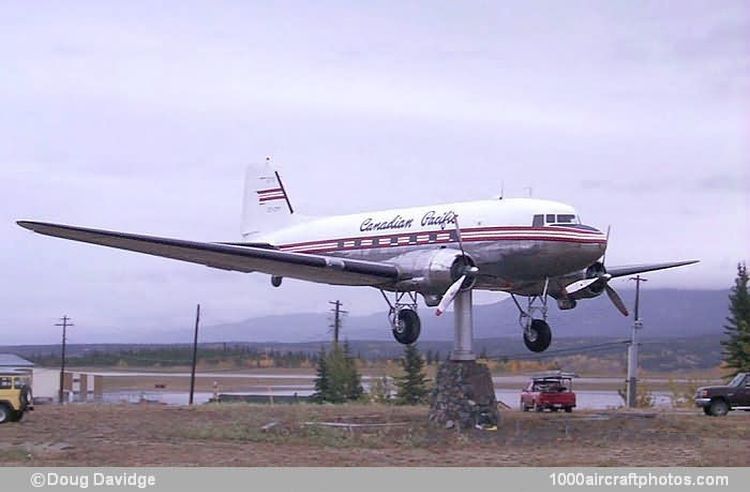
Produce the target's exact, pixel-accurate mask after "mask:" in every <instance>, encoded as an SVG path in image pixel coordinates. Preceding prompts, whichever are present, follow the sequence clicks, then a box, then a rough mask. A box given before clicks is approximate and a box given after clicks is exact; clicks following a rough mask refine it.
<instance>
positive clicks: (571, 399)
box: [521, 372, 578, 412]
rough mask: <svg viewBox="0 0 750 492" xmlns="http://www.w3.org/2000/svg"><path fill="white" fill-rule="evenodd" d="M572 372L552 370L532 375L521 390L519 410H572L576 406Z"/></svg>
mask: <svg viewBox="0 0 750 492" xmlns="http://www.w3.org/2000/svg"><path fill="white" fill-rule="evenodd" d="M575 377H578V376H577V375H576V374H573V373H563V372H554V373H546V374H539V375H535V376H532V378H531V382H529V384H528V386H526V388H524V389H523V391H521V411H523V412H528V411H529V410H531V409H534V410H535V411H537V412H542V411H544V410H547V409H548V410H550V411H552V412H556V411H558V410H565V411H566V412H572V411H573V409H574V408H575V406H576V394H575V393H574V392H573V378H575Z"/></svg>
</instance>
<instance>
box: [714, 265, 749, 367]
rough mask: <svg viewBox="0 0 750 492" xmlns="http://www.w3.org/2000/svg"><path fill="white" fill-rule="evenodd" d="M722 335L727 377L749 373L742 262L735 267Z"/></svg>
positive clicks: (747, 315) (745, 279) (747, 293)
mask: <svg viewBox="0 0 750 492" xmlns="http://www.w3.org/2000/svg"><path fill="white" fill-rule="evenodd" d="M724 334H725V335H726V339H725V340H723V341H722V342H721V344H722V345H723V347H724V351H723V360H724V365H725V366H726V367H727V369H729V371H730V372H729V373H728V374H727V376H728V377H733V376H734V375H735V374H737V373H738V372H750V292H749V291H748V275H747V266H746V265H745V263H744V262H743V263H739V264H738V265H737V278H736V279H735V280H734V287H732V290H731V291H730V293H729V316H728V317H727V324H725V325H724Z"/></svg>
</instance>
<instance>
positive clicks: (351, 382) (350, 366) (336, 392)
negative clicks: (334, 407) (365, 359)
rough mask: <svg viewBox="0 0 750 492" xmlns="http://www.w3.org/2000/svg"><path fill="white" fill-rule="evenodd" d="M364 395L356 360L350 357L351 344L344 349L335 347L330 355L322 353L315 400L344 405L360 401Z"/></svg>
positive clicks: (314, 395)
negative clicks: (346, 402)
mask: <svg viewBox="0 0 750 492" xmlns="http://www.w3.org/2000/svg"><path fill="white" fill-rule="evenodd" d="M363 394H364V390H363V389H362V378H361V376H360V375H359V372H358V371H357V366H356V363H355V361H354V359H353V358H352V357H351V356H350V355H349V344H348V343H344V346H343V348H342V347H340V346H339V345H334V346H333V348H332V349H331V351H330V352H328V353H326V352H325V351H321V354H320V357H319V360H318V376H317V377H316V378H315V393H314V394H313V397H312V398H313V400H314V401H317V402H321V403H322V402H329V403H344V402H345V401H348V400H358V399H360V398H361V397H362V395H363Z"/></svg>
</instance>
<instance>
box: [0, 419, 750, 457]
mask: <svg viewBox="0 0 750 492" xmlns="http://www.w3.org/2000/svg"><path fill="white" fill-rule="evenodd" d="M426 416H427V407H396V406H384V405H364V404H362V405H360V404H353V405H341V406H330V405H327V406H319V405H309V404H301V405H289V406H287V405H275V406H268V405H246V404H236V405H234V404H233V405H226V404H225V405H203V406H199V407H194V408H189V407H174V406H166V405H154V404H140V405H125V404H123V405H95V404H73V405H67V406H63V407H60V406H57V405H45V406H38V407H37V409H36V410H35V411H34V412H31V413H29V414H27V416H26V417H25V419H24V420H23V421H22V422H21V423H11V424H4V425H0V465H5V466H10V465H14V466H17V465H25V466H46V465H54V466H576V465H588V466H750V413H747V412H733V413H732V414H730V415H729V416H727V417H724V418H713V417H706V416H704V415H703V414H702V412H700V411H699V410H689V411H681V412H680V411H656V412H647V411H639V412H625V411H607V412H574V413H573V414H563V413H554V414H553V413H543V414H536V413H521V412H518V411H505V412H502V418H503V422H502V425H501V426H500V428H499V429H498V430H497V431H480V430H471V431H466V432H457V431H456V430H449V429H443V428H438V427H434V426H430V425H428V424H427V422H426ZM272 423H273V424H272ZM320 423H336V424H339V426H325V425H320ZM267 424H272V425H270V426H269V428H267V429H263V427H264V426H266V425H267ZM341 424H355V425H353V426H350V427H347V426H346V425H343V426H341ZM373 424H376V425H373ZM384 424H388V425H384Z"/></svg>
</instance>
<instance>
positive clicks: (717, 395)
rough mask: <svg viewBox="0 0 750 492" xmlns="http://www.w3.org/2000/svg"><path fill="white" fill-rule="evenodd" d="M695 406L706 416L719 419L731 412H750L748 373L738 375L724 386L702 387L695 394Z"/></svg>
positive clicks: (749, 379) (749, 381)
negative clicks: (701, 409)
mask: <svg viewBox="0 0 750 492" xmlns="http://www.w3.org/2000/svg"><path fill="white" fill-rule="evenodd" d="M695 404H696V405H697V406H699V407H701V408H703V412H704V413H705V414H706V415H713V416H714V417H721V416H723V415H726V414H727V413H729V412H730V411H731V410H746V411H748V410H750V373H747V372H741V373H738V374H737V375H736V376H735V377H734V379H732V380H731V381H730V382H729V384H727V385H724V386H704V387H702V388H698V391H696V393H695Z"/></svg>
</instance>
